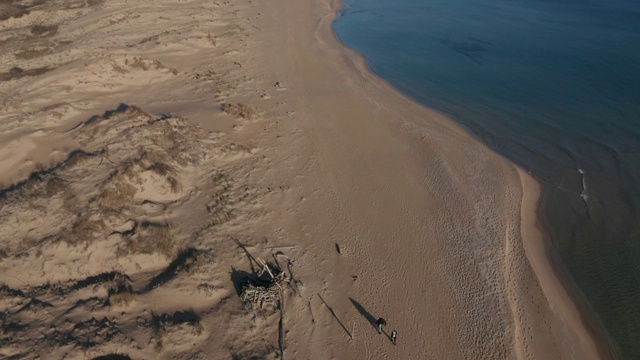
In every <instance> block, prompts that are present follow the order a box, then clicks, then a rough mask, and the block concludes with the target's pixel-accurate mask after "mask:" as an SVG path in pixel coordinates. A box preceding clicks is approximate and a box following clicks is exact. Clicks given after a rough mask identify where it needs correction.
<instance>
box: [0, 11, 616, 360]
mask: <svg viewBox="0 0 640 360" xmlns="http://www.w3.org/2000/svg"><path fill="white" fill-rule="evenodd" d="M327 1H328V0H303V1H299V0H269V1H266V0H238V1H197V0H196V1H176V0H160V1H153V2H143V1H126V0H113V1H104V2H103V1H99V0H88V1H65V0H59V1H51V2H42V1H41V2H37V1H36V2H34V1H5V2H2V3H0V19H2V20H0V46H1V47H2V50H3V51H2V52H0V100H1V101H2V103H1V107H0V144H2V146H1V147H0V182H2V184H4V185H3V188H4V190H2V192H1V193H0V201H1V202H0V229H1V230H2V231H0V282H2V283H4V286H3V287H2V288H1V289H0V321H1V324H2V329H1V331H0V356H1V357H6V358H25V359H35V358H42V359H63V358H64V359H85V358H97V357H99V356H104V355H108V354H126V356H129V357H130V358H132V359H157V358H162V359H228V358H234V359H250V358H266V359H269V358H281V357H282V355H283V354H282V353H281V350H280V348H284V349H285V351H284V357H286V358H288V359H369V358H372V359H373V358H375V359H379V358H393V359H481V358H487V359H502V358H509V359H511V358H518V359H529V358H536V359H560V358H575V359H592V358H593V359H596V358H607V357H608V356H609V354H608V353H607V349H606V347H604V346H602V344H601V342H600V340H599V339H598V338H597V337H596V336H595V335H594V332H592V331H590V330H589V329H590V328H589V327H588V326H586V325H585V323H584V321H583V316H582V315H581V313H580V312H578V309H577V307H576V305H575V303H574V302H573V300H572V298H571V297H570V296H569V293H568V292H567V291H566V290H565V288H564V287H563V286H562V284H561V283H560V281H559V279H558V277H557V276H556V274H555V272H554V271H553V269H552V267H551V263H550V261H549V256H548V254H547V252H548V250H547V249H546V247H545V245H544V242H543V238H542V235H541V233H540V231H539V230H538V229H537V227H536V217H535V209H536V202H537V198H538V194H539V190H538V186H537V184H536V183H535V181H534V180H533V179H531V178H530V177H528V176H527V175H526V174H525V173H523V172H521V171H518V170H517V169H516V168H515V167H514V166H513V165H512V164H510V163H508V162H507V161H505V160H504V159H502V158H501V157H499V156H497V155H496V154H494V153H493V152H491V151H490V150H489V149H487V148H486V147H485V146H484V145H482V144H480V143H479V142H478V141H476V140H475V139H473V138H472V137H471V136H469V135H468V134H467V132H466V131H464V130H463V129H462V128H460V127H459V126H458V125H456V124H455V123H454V122H453V121H452V120H451V119H448V118H446V117H445V116H442V115H440V114H438V113H436V112H434V111H431V110H429V109H426V108H424V107H422V106H420V105H418V104H415V103H414V102H412V101H410V100H408V99H406V98H405V97H403V96H402V95H401V94H399V93H398V92H396V91H395V90H394V89H392V88H391V87H390V86H389V85H388V84H386V83H385V82H383V81H382V80H380V79H378V78H377V77H375V76H373V75H372V74H371V73H370V72H369V71H368V69H367V67H366V65H365V63H364V61H363V60H362V58H361V57H359V56H358V55H357V54H355V53H354V52H352V51H350V50H347V49H345V48H344V47H342V46H341V45H340V44H339V43H338V42H337V40H336V39H335V37H334V36H333V34H332V33H331V29H330V24H331V22H332V21H333V19H334V18H335V11H336V9H337V8H338V6H339V4H338V3H333V2H332V3H329V2H327ZM12 16H13V17H12ZM234 239H236V240H237V241H238V242H239V243H240V244H243V245H244V246H245V249H242V248H241V247H240V246H238V244H237V243H236V241H234ZM338 247H339V250H340V251H339V252H338V251H337V250H338ZM278 251H280V252H283V253H285V254H286V255H287V256H289V257H290V258H291V259H292V260H293V261H294V262H293V263H292V267H290V268H289V270H291V271H292V272H293V274H294V276H295V279H296V281H295V282H292V284H293V288H292V289H286V290H285V291H284V295H283V300H284V306H283V314H282V315H283V316H282V319H281V320H280V318H281V313H279V312H277V311H274V310H273V309H269V308H266V309H252V308H251V307H250V306H244V305H243V304H242V302H241V301H240V298H239V296H238V292H239V290H241V288H242V286H243V285H244V284H246V281H247V279H255V276H252V271H253V269H252V267H253V266H255V265H256V264H255V262H254V261H252V257H251V256H253V257H259V258H262V259H265V260H271V262H272V263H275V262H276V259H274V258H273V254H274V253H276V252H278ZM278 259H280V261H281V262H282V259H283V257H279V258H278ZM283 267H284V266H283ZM287 273H288V272H287ZM288 274H289V273H288ZM263 277H264V275H263ZM378 317H384V318H385V319H386V320H387V323H388V325H387V327H386V328H385V335H386V334H389V333H390V331H391V330H392V329H397V331H398V333H399V336H398V344H397V346H394V345H393V344H392V343H391V342H390V341H389V339H388V338H387V337H386V336H385V335H378V333H377V332H376V330H375V329H374V327H373V325H372V323H371V322H372V321H375V319H376V318H378ZM279 329H282V333H280V332H279ZM112 358H116V357H112ZM121 358H126V357H121Z"/></svg>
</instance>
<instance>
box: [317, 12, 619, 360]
mask: <svg viewBox="0 0 640 360" xmlns="http://www.w3.org/2000/svg"><path fill="white" fill-rule="evenodd" d="M329 1H330V9H331V11H332V12H333V14H331V15H328V16H330V20H328V21H329V26H328V30H326V29H325V30H324V31H325V32H327V31H328V32H329V33H330V34H331V36H332V37H333V40H334V41H335V42H336V43H337V44H338V46H339V47H341V48H342V51H344V52H345V53H347V55H348V56H349V57H351V59H352V60H353V61H354V63H355V64H356V67H357V69H358V71H360V72H361V75H363V76H365V77H367V75H369V77H370V78H373V79H375V80H376V81H380V82H382V83H384V85H385V86H387V87H388V88H389V89H390V90H391V91H394V92H396V93H397V94H399V95H400V96H401V97H404V98H406V99H407V100H409V101H410V102H413V103H415V104H417V105H419V106H422V107H425V108H426V109H428V110H429V111H433V112H436V113H438V114H440V115H442V116H443V117H444V118H447V119H449V121H451V122H452V123H454V124H455V125H456V126H458V127H460V128H462V129H463V130H464V131H465V132H466V133H467V134H468V135H469V136H470V137H472V138H473V139H474V140H476V141H477V142H478V143H479V144H481V145H482V146H484V147H488V146H487V145H486V144H485V143H484V142H483V141H482V139H481V138H480V137H479V136H478V135H477V134H476V133H475V132H474V131H473V129H471V128H469V127H468V126H465V125H464V124H462V123H460V122H458V121H456V120H455V119H454V118H453V117H452V116H451V115H449V114H447V113H444V112H441V111H439V110H437V109H433V108H430V107H428V106H427V105H424V104H422V103H420V102H418V101H417V100H414V99H412V98H411V97H410V96H408V95H407V94H404V93H402V91H400V90H399V89H397V88H395V87H394V86H393V85H391V84H390V83H389V82H388V81H386V80H385V79H384V78H382V77H381V76H380V75H378V74H376V73H375V71H373V70H372V69H371V68H370V66H369V65H368V63H367V60H366V57H365V56H364V55H363V54H361V53H359V52H358V51H356V50H354V49H351V48H348V47H347V46H346V45H344V44H343V43H342V42H341V41H340V39H339V37H338V36H337V34H335V32H334V31H333V29H332V26H331V24H333V22H334V21H336V20H337V19H338V18H339V17H340V16H341V15H339V12H340V11H341V10H342V9H343V8H344V5H343V4H342V1H341V0H329ZM323 20H324V19H323ZM319 28H320V27H319ZM492 151H493V150H492ZM497 155H498V156H500V157H501V158H503V159H504V161H506V162H508V163H510V164H511V165H512V166H513V167H514V168H516V169H517V171H518V174H519V176H520V178H521V180H522V189H523V198H522V202H521V204H522V217H521V218H522V241H523V244H524V247H525V249H526V254H527V258H528V259H529V263H530V264H531V266H532V267H533V268H534V272H535V273H536V275H537V276H538V277H539V278H541V279H542V278H544V279H545V280H541V283H542V284H543V288H545V289H543V291H544V292H545V293H546V294H550V295H551V296H548V298H552V297H553V295H552V294H554V293H555V294H557V293H562V295H560V297H561V299H559V301H558V302H556V303H555V304H553V305H552V306H558V307H560V308H562V310H560V312H561V313H563V314H564V315H563V317H564V318H567V319H570V321H573V322H574V323H575V324H582V328H580V327H576V328H573V331H575V332H576V333H578V335H577V337H578V338H579V339H580V342H581V344H582V345H581V347H582V348H584V349H585V351H586V353H587V354H588V353H590V352H591V353H592V351H593V350H595V352H596V353H597V354H598V356H599V358H601V359H613V358H615V357H614V355H613V353H612V348H611V346H612V345H611V343H610V342H609V341H608V337H607V335H606V330H605V329H604V328H602V324H600V322H599V320H598V319H597V316H596V315H595V314H594V313H593V309H591V308H590V307H589V306H588V304H585V303H584V302H585V301H586V299H583V298H582V297H581V296H582V295H581V294H580V293H579V289H578V288H576V285H575V284H573V282H572V281H570V278H569V279H568V278H567V277H568V276H569V277H570V275H569V274H568V273H567V272H566V270H565V269H564V268H562V264H556V262H557V261H559V259H554V257H553V255H552V251H553V244H552V240H551V238H550V237H549V234H548V233H547V232H546V231H545V230H542V229H541V228H540V227H544V225H543V222H542V219H541V218H540V216H539V215H538V212H539V211H540V201H541V195H542V191H543V190H542V184H540V182H538V181H537V180H536V179H534V178H533V177H532V176H531V175H529V174H528V173H527V172H526V171H524V170H523V169H521V168H520V167H518V166H517V165H515V164H513V163H512V162H511V161H509V160H508V159H506V158H504V157H502V156H501V155H499V154H497Z"/></svg>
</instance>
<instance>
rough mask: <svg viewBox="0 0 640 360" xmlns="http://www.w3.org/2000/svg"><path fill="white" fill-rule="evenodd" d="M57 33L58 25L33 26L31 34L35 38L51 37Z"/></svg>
mask: <svg viewBox="0 0 640 360" xmlns="http://www.w3.org/2000/svg"><path fill="white" fill-rule="evenodd" d="M57 32H58V25H33V26H31V34H33V35H37V36H52V35H55V34H56V33H57Z"/></svg>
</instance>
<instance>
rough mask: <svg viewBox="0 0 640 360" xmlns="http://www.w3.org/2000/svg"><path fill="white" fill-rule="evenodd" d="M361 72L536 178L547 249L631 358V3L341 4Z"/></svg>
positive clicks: (636, 227) (634, 78)
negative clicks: (366, 69) (550, 246)
mask: <svg viewBox="0 0 640 360" xmlns="http://www.w3.org/2000/svg"><path fill="white" fill-rule="evenodd" d="M344 4H345V8H344V10H343V11H342V13H341V16H340V18H339V19H338V20H337V21H336V22H335V23H334V30H335V32H336V34H337V35H338V37H339V38H340V40H341V41H342V42H343V43H345V45H347V46H349V47H351V48H354V49H356V50H358V51H359V52H361V53H362V54H363V55H364V56H365V57H366V59H367V61H368V63H369V66H370V67H371V69H372V70H373V71H374V72H375V73H376V74H378V75H380V76H381V77H382V78H384V79H386V80H387V81H389V82H390V83H391V84H392V85H394V86H395V87H397V88H398V89H400V90H401V91H403V92H404V93H406V94H407V95H409V96H411V97H413V98H415V99H416V100H418V101H420V102H422V103H424V104H426V105H428V106H430V107H433V108H436V109H438V110H441V111H442V112H444V113H447V114H449V115H451V116H452V117H453V118H455V119H456V120H458V121H459V122H461V123H462V124H464V125H465V126H466V127H467V128H468V129H470V131H472V132H474V133H475V134H476V135H478V136H479V137H480V138H481V139H482V140H484V141H485V142H486V143H487V144H488V145H489V146H490V147H492V148H493V149H494V150H495V151H496V152H498V153H500V154H502V155H504V156H505V157H507V158H509V159H510V160H512V161H514V162H515V163H517V164H519V165H520V166H522V167H523V168H525V169H527V170H529V171H531V172H532V173H533V174H534V175H535V176H536V177H537V178H538V179H539V180H541V181H542V182H543V184H544V185H545V190H544V194H543V201H542V204H541V208H540V216H541V218H542V219H543V221H544V223H545V224H546V225H547V227H548V231H549V233H550V235H551V237H552V239H553V243H554V251H555V253H556V254H557V256H558V257H559V259H560V260H561V262H562V264H563V266H564V267H565V268H566V269H567V270H568V272H569V274H570V275H571V277H572V280H573V281H574V282H575V284H577V285H578V287H579V289H580V291H581V293H582V295H584V298H585V299H586V300H587V301H588V304H589V305H590V306H591V307H592V308H593V309H594V311H595V313H596V314H597V317H598V319H599V321H601V322H602V324H604V327H605V329H606V331H607V333H608V335H609V336H610V338H611V339H610V341H611V343H612V345H613V347H614V349H615V351H616V352H617V353H618V355H619V356H620V357H621V358H625V359H640V210H639V209H640V1H638V0H395V1H388V0H345V1H344Z"/></svg>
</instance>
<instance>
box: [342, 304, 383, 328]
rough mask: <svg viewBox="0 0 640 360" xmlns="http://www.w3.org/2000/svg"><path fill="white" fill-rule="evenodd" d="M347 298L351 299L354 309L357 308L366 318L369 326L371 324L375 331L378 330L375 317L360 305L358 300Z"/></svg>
mask: <svg viewBox="0 0 640 360" xmlns="http://www.w3.org/2000/svg"><path fill="white" fill-rule="evenodd" d="M349 300H350V301H351V303H352V304H353V306H354V307H355V308H356V310H358V312H359V313H360V315H362V316H364V318H365V319H367V321H368V322H369V324H371V326H373V328H374V329H376V331H378V328H377V326H376V318H375V317H374V316H373V315H371V314H370V313H369V312H368V311H367V310H366V309H365V308H364V307H363V306H362V305H360V303H359V302H357V301H355V300H353V299H352V298H349Z"/></svg>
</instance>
